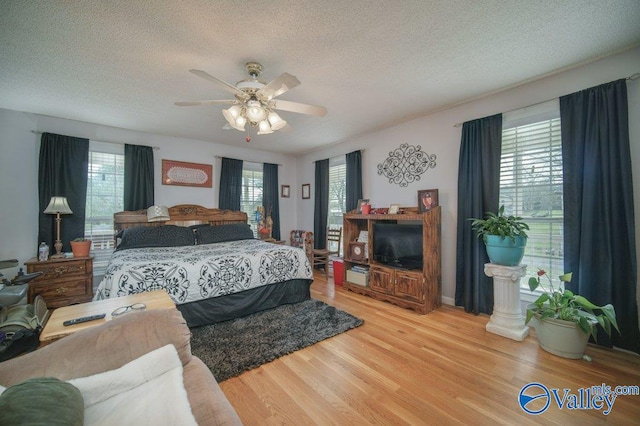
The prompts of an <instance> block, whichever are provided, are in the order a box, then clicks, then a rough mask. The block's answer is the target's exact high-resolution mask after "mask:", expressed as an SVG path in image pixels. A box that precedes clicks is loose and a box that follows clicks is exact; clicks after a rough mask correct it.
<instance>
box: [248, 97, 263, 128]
mask: <svg viewBox="0 0 640 426" xmlns="http://www.w3.org/2000/svg"><path fill="white" fill-rule="evenodd" d="M247 118H248V119H249V121H251V122H252V123H258V122H260V121H262V120H264V119H265V118H267V112H266V111H265V110H264V108H262V105H260V102H258V101H249V102H247Z"/></svg>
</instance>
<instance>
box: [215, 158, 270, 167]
mask: <svg viewBox="0 0 640 426" xmlns="http://www.w3.org/2000/svg"><path fill="white" fill-rule="evenodd" d="M213 158H230V157H221V156H219V155H214V156H213ZM233 160H239V158H233ZM242 161H246V162H247V163H266V161H253V160H242ZM269 164H273V163H269ZM277 165H278V166H280V167H282V164H280V163H277Z"/></svg>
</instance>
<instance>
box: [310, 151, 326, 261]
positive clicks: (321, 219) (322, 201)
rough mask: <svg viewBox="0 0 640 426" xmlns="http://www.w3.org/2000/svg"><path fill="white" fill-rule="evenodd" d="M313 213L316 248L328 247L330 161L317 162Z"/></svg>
mask: <svg viewBox="0 0 640 426" xmlns="http://www.w3.org/2000/svg"><path fill="white" fill-rule="evenodd" d="M314 197H315V198H314V199H315V204H314V209H313V210H314V213H313V237H314V244H313V246H314V248H317V249H323V248H325V247H326V246H327V221H328V215H329V159H328V158H327V159H326V160H320V161H316V188H315V194H314Z"/></svg>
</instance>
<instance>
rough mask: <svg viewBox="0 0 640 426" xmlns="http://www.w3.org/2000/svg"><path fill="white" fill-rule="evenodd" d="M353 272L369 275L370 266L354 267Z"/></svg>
mask: <svg viewBox="0 0 640 426" xmlns="http://www.w3.org/2000/svg"><path fill="white" fill-rule="evenodd" d="M351 270H352V271H354V272H359V273H361V274H368V273H369V267H368V266H361V265H353V266H352V267H351Z"/></svg>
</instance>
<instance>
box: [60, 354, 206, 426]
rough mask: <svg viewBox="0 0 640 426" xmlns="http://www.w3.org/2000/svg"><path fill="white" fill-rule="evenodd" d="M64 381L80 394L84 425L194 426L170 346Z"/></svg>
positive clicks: (178, 367)
mask: <svg viewBox="0 0 640 426" xmlns="http://www.w3.org/2000/svg"><path fill="white" fill-rule="evenodd" d="M68 382H69V383H71V384H72V385H74V386H75V387H77V388H78V389H80V392H81V393H82V397H83V398H84V407H85V411H84V421H85V424H86V425H142V424H149V425H151V424H154V425H197V423H196V420H195V418H194V417H193V414H192V412H191V407H190V405H189V400H188V398H187V391H186V390H185V388H184V382H183V376H182V364H181V362H180V358H179V357H178V353H177V352H176V349H175V347H174V346H173V345H167V346H164V347H162V348H159V349H156V350H154V351H152V352H149V353H148V354H146V355H143V356H141V357H140V358H138V359H135V360H133V361H131V362H129V363H128V364H125V365H123V366H122V367H120V368H118V369H116V370H111V371H107V372H104V373H100V374H96V375H93V376H89V377H83V378H78V379H73V380H69V381H68Z"/></svg>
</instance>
